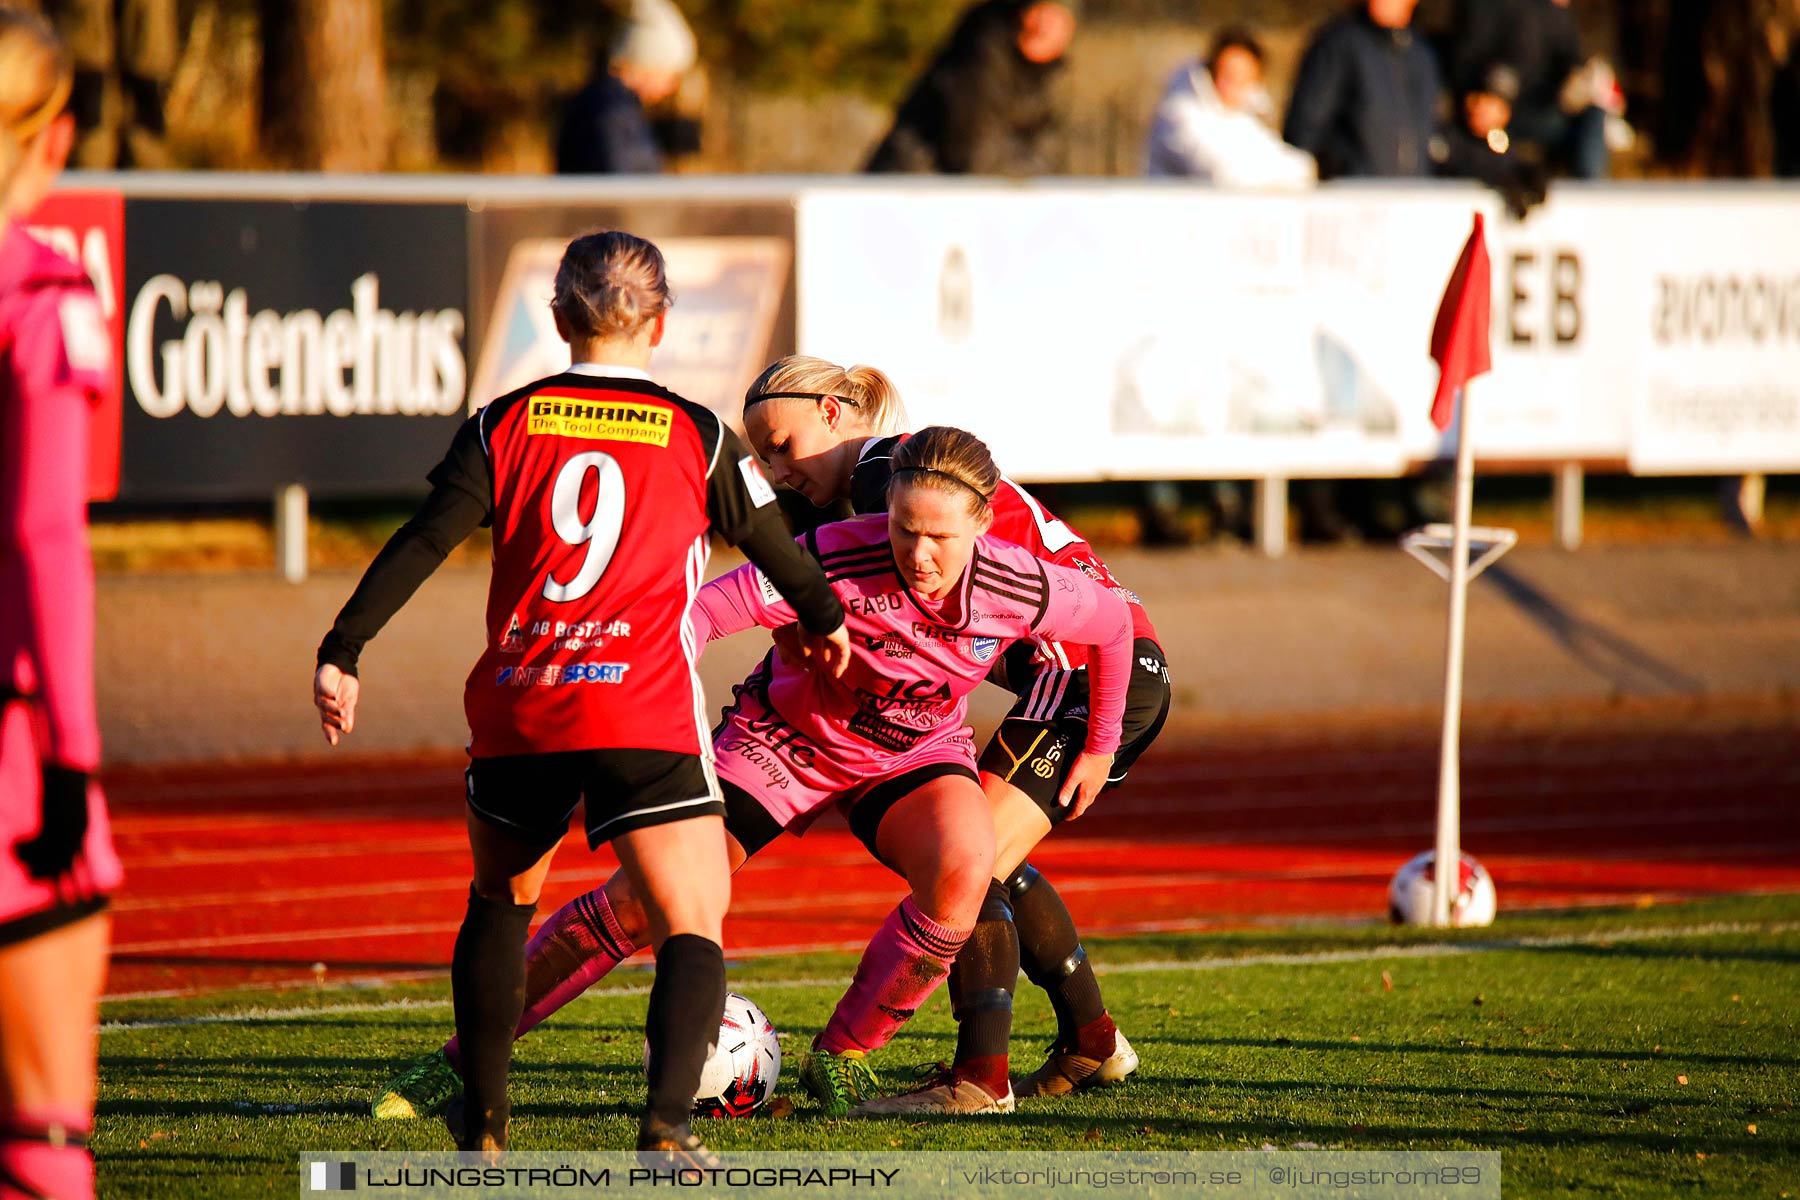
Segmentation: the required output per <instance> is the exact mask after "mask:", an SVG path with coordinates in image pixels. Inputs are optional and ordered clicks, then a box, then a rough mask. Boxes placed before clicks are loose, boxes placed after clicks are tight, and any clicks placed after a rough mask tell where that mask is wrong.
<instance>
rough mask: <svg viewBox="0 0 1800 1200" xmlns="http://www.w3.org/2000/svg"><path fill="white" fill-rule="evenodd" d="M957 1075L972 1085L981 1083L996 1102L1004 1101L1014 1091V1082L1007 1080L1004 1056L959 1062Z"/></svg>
mask: <svg viewBox="0 0 1800 1200" xmlns="http://www.w3.org/2000/svg"><path fill="white" fill-rule="evenodd" d="M956 1073H957V1075H958V1076H960V1077H961V1078H963V1079H967V1080H968V1081H969V1082H970V1083H979V1084H980V1085H981V1086H982V1087H984V1088H986V1089H987V1093H988V1095H990V1096H992V1097H993V1098H994V1099H996V1100H1001V1099H1004V1098H1005V1096H1006V1093H1007V1092H1008V1091H1010V1090H1012V1080H1010V1079H1009V1078H1007V1071H1006V1055H1004V1054H990V1055H984V1056H983V1057H981V1058H971V1059H969V1060H967V1061H966V1062H959V1063H957V1064H956Z"/></svg>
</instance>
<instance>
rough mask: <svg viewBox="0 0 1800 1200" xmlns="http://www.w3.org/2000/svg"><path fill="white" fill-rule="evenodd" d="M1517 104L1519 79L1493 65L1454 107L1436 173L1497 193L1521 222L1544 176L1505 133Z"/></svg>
mask: <svg viewBox="0 0 1800 1200" xmlns="http://www.w3.org/2000/svg"><path fill="white" fill-rule="evenodd" d="M1518 98H1519V73H1518V72H1517V71H1515V70H1514V69H1513V68H1512V67H1510V66H1508V65H1505V64H1503V63H1495V64H1494V65H1492V66H1490V67H1488V68H1487V70H1485V71H1483V72H1482V73H1481V76H1480V79H1479V82H1477V83H1475V84H1473V85H1472V86H1471V87H1469V88H1468V89H1467V90H1466V91H1464V92H1463V94H1462V98H1461V100H1460V102H1459V103H1458V104H1457V109H1456V117H1457V120H1456V123H1455V125H1454V126H1453V127H1452V128H1451V129H1450V130H1449V131H1448V132H1447V133H1446V134H1445V135H1444V157H1443V161H1442V162H1441V163H1440V164H1439V165H1438V169H1439V171H1440V173H1442V174H1444V175H1447V176H1451V177H1453V178H1457V179H1476V180H1480V181H1481V182H1482V183H1485V184H1487V185H1488V186H1489V187H1491V188H1493V189H1494V190H1495V191H1496V192H1499V193H1500V195H1501V198H1502V199H1504V200H1505V201H1506V207H1507V210H1508V211H1510V212H1511V213H1512V214H1513V216H1515V217H1519V218H1523V217H1524V216H1525V214H1526V212H1527V211H1529V210H1530V209H1531V207H1532V206H1533V205H1535V204H1541V203H1543V200H1544V195H1545V172H1544V169H1543V167H1542V166H1541V165H1540V164H1539V163H1538V162H1536V161H1534V160H1533V159H1531V158H1529V157H1527V156H1525V155H1523V154H1521V153H1520V152H1519V147H1518V144H1517V143H1516V142H1514V140H1513V138H1512V135H1511V132H1510V131H1509V129H1508V125H1509V124H1510V123H1511V121H1512V114H1513V111H1514V110H1513V104H1514V102H1515V101H1516V100H1517V99H1518Z"/></svg>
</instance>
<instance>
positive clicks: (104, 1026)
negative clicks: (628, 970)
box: [100, 921, 1800, 1034]
mask: <svg viewBox="0 0 1800 1200" xmlns="http://www.w3.org/2000/svg"><path fill="white" fill-rule="evenodd" d="M1797 929H1800V922H1794V921H1777V922H1773V923H1769V924H1751V923H1746V922H1717V921H1715V922H1708V923H1707V924H1704V925H1673V926H1668V925H1665V926H1656V925H1652V926H1647V927H1641V928H1625V929H1602V930H1594V931H1592V932H1590V933H1583V934H1569V935H1562V936H1528V937H1516V938H1496V939H1493V940H1491V941H1480V942H1459V943H1450V944H1444V943H1426V944H1423V945H1412V946H1400V945H1381V946H1366V947H1362V948H1360V949H1355V950H1315V951H1310V952H1307V953H1301V954H1246V955H1241V956H1239V957H1236V958H1199V959H1188V960H1179V959H1162V960H1157V961H1152V962H1136V963H1115V964H1112V965H1098V966H1097V970H1098V971H1099V973H1100V974H1102V975H1125V974H1144V973H1164V972H1176V971H1224V970H1230V969H1233V968H1236V967H1307V966H1318V965H1325V964H1330V963H1345V962H1370V961H1373V960H1376V959H1384V958H1459V957H1463V956H1467V955H1475V954H1492V953H1495V952H1496V951H1505V950H1546V949H1557V948H1559V947H1564V946H1593V945H1606V944H1608V943H1612V942H1644V941H1668V940H1673V939H1677V938H1692V937H1716V936H1718V935H1721V934H1730V933H1792V932H1794V931H1795V930H1797ZM843 983H844V980H843V979H842V977H835V976H834V977H832V978H803V979H759V980H757V981H755V984H754V986H755V987H757V988H759V989H762V990H765V991H767V990H771V989H775V988H800V987H841V986H842V985H843ZM649 994H650V989H649V988H648V987H624V988H603V989H601V990H599V991H590V992H587V993H585V994H584V995H582V996H581V997H578V999H581V1000H598V999H606V998H609V997H614V996H647V995H649ZM450 1006H451V1002H450V1001H449V1000H448V999H440V1000H415V999H411V998H407V997H403V998H401V999H398V1000H382V1001H376V1002H372V1003H364V1004H330V1005H317V1006H313V1007H296V1008H262V1009H246V1010H244V1011H242V1012H235V1013H209V1014H206V1015H203V1016H196V1017H169V1018H162V1019H149V1020H142V1021H105V1022H102V1023H101V1025H100V1032H101V1033H102V1034H109V1033H134V1032H138V1031H141V1030H150V1029H181V1028H186V1027H188V1026H193V1025H255V1024H260V1023H262V1022H264V1021H291V1020H294V1019H296V1018H300V1017H334V1016H351V1015H356V1014H362V1013H378V1012H400V1011H404V1010H408V1009H411V1010H417V1011H427V1010H438V1009H445V1008H449V1007H450Z"/></svg>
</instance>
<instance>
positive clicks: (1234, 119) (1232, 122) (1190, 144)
mask: <svg viewBox="0 0 1800 1200" xmlns="http://www.w3.org/2000/svg"><path fill="white" fill-rule="evenodd" d="M1272 107H1273V106H1272V105H1271V104H1270V101H1269V93H1268V91H1267V90H1266V89H1265V88H1264V87H1263V50H1262V46H1261V44H1259V43H1258V42H1257V40H1256V38H1255V37H1254V36H1253V35H1252V34H1251V33H1250V32H1249V31H1248V30H1244V29H1235V28H1234V29H1227V30H1224V31H1223V32H1221V33H1220V34H1219V35H1218V37H1216V38H1214V39H1213V44H1212V53H1211V54H1209V55H1208V56H1207V58H1206V61H1205V62H1198V61H1196V62H1191V63H1187V64H1185V65H1184V66H1182V67H1180V68H1178V69H1177V70H1176V72H1175V73H1174V74H1173V75H1171V76H1170V77H1169V83H1168V86H1167V87H1166V88H1164V89H1163V96H1162V101H1161V103H1159V104H1158V105H1157V106H1156V115H1155V116H1154V117H1153V118H1152V120H1151V125H1150V142H1149V147H1148V152H1147V163H1148V165H1147V169H1146V172H1145V173H1146V174H1148V175H1151V176H1162V175H1181V176H1187V177H1189V178H1192V179H1204V180H1207V181H1209V182H1211V183H1218V184H1224V185H1226V186H1230V187H1304V186H1308V185H1310V184H1311V183H1312V182H1313V181H1314V180H1315V179H1317V178H1318V166H1317V164H1315V163H1314V162H1313V158H1312V155H1310V154H1308V153H1306V151H1304V150H1297V149H1295V148H1294V147H1292V146H1290V145H1288V144H1287V143H1286V142H1284V141H1282V140H1281V137H1280V135H1278V134H1277V133H1276V132H1275V131H1274V130H1273V129H1271V128H1270V127H1269V125H1268V119H1269V116H1270V113H1271V110H1272Z"/></svg>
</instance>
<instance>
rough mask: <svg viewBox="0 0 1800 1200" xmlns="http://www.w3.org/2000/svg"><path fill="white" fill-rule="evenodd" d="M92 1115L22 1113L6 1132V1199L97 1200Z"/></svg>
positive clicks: (0, 1134)
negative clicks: (89, 1143) (90, 1138)
mask: <svg viewBox="0 0 1800 1200" xmlns="http://www.w3.org/2000/svg"><path fill="white" fill-rule="evenodd" d="M91 1125H92V1122H91V1121H90V1120H89V1118H88V1116H87V1114H86V1113H76V1114H67V1115H66V1117H65V1119H62V1120H58V1119H56V1116H55V1115H54V1114H49V1113H32V1114H29V1115H27V1114H23V1113H21V1114H17V1115H14V1116H13V1117H11V1118H9V1119H7V1120H6V1122H5V1125H4V1128H0V1200H15V1198H23V1197H41V1196H54V1197H56V1200H93V1197H94V1156H93V1155H92V1154H90V1153H88V1148H87V1139H88V1129H89V1128H90V1126H91Z"/></svg>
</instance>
